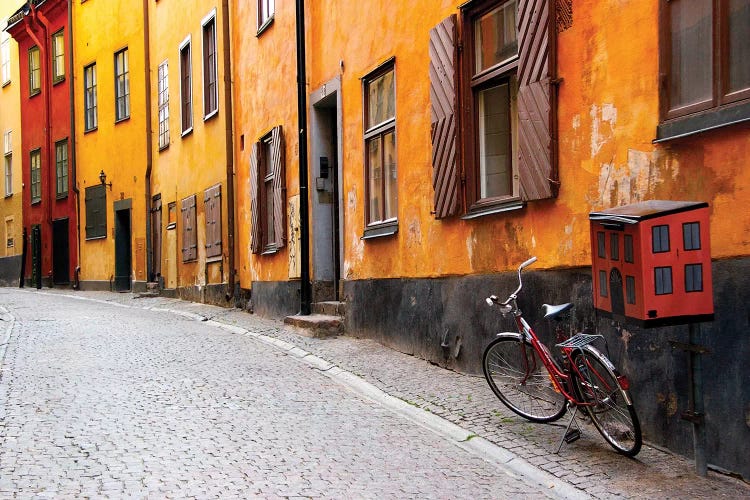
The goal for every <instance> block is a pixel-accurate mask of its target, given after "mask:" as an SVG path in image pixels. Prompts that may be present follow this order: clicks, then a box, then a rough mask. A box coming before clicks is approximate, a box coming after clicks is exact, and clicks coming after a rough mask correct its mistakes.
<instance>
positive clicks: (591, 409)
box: [571, 346, 642, 457]
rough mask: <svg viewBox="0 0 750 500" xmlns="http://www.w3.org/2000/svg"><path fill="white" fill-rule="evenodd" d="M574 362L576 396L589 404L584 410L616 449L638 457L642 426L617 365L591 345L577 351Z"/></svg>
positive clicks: (624, 453)
mask: <svg viewBox="0 0 750 500" xmlns="http://www.w3.org/2000/svg"><path fill="white" fill-rule="evenodd" d="M572 359H573V364H574V366H575V369H574V370H573V373H571V377H572V378H573V381H574V382H573V384H574V390H575V391H576V393H577V394H576V395H577V396H578V397H579V398H581V400H582V401H583V402H585V403H586V405H585V406H583V409H584V410H585V411H586V412H587V413H588V415H589V416H590V417H591V421H592V422H593V423H594V425H595V426H596V428H597V429H598V430H599V432H600V433H601V435H602V436H603V437H604V439H606V440H607V442H608V443H609V444H610V445H611V446H612V447H613V448H614V449H615V450H617V451H618V452H619V453H622V454H623V455H626V456H628V457H634V456H635V455H636V454H637V453H638V452H639V451H640V449H641V444H642V437H641V425H640V422H639V421H638V415H636V413H635V408H634V407H633V403H632V399H630V394H629V393H628V392H627V390H625V389H624V388H623V387H622V385H621V384H620V380H619V374H618V373H617V370H616V369H615V367H614V365H613V364H612V363H611V362H610V361H609V359H607V357H606V356H604V355H603V354H602V353H600V352H599V351H598V350H596V349H595V348H593V347H591V346H587V347H585V348H584V349H579V350H576V351H575V352H574V354H573V357H572Z"/></svg>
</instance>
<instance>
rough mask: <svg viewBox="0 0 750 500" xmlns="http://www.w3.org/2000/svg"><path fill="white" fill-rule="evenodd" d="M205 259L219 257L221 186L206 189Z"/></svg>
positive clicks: (204, 201)
mask: <svg viewBox="0 0 750 500" xmlns="http://www.w3.org/2000/svg"><path fill="white" fill-rule="evenodd" d="M203 204H204V206H205V210H206V243H205V245H206V257H218V256H221V184H219V185H217V186H214V187H212V188H208V189H206V191H205V193H204V198H203Z"/></svg>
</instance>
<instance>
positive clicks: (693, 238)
mask: <svg viewBox="0 0 750 500" xmlns="http://www.w3.org/2000/svg"><path fill="white" fill-rule="evenodd" d="M682 242H683V245H684V247H685V250H700V248H701V225H700V223H699V222H687V223H685V224H683V225H682Z"/></svg>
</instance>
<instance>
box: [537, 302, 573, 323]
mask: <svg viewBox="0 0 750 500" xmlns="http://www.w3.org/2000/svg"><path fill="white" fill-rule="evenodd" d="M571 309H573V304H571V303H570V302H566V303H565V304H560V305H557V306H551V305H549V304H542V312H543V313H544V319H554V318H556V317H557V316H559V315H560V314H562V313H564V312H565V311H569V310H571Z"/></svg>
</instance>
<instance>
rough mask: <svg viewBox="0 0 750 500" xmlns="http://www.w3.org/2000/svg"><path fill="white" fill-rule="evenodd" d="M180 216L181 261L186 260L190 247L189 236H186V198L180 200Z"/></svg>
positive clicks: (187, 225) (187, 224)
mask: <svg viewBox="0 0 750 500" xmlns="http://www.w3.org/2000/svg"><path fill="white" fill-rule="evenodd" d="M180 218H182V248H181V250H182V261H183V262H185V261H186V260H188V251H189V249H190V243H189V241H190V238H189V236H188V231H189V229H188V228H189V223H188V199H187V198H184V199H183V200H182V201H181V202H180Z"/></svg>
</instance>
